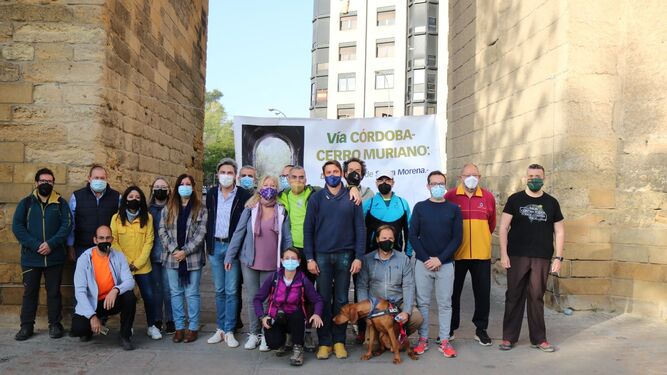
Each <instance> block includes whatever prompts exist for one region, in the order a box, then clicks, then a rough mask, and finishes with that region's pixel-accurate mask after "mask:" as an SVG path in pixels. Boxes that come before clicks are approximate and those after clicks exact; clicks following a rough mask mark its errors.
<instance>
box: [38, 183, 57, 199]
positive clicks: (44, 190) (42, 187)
mask: <svg viewBox="0 0 667 375" xmlns="http://www.w3.org/2000/svg"><path fill="white" fill-rule="evenodd" d="M52 191H53V185H51V184H39V185H37V192H38V193H39V195H41V196H43V197H49V196H51V192H52Z"/></svg>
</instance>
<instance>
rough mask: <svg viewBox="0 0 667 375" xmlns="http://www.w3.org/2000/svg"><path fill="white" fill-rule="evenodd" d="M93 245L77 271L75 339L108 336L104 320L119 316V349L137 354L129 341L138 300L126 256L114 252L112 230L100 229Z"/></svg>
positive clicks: (77, 267) (77, 264) (73, 331)
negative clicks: (98, 335)
mask: <svg viewBox="0 0 667 375" xmlns="http://www.w3.org/2000/svg"><path fill="white" fill-rule="evenodd" d="M93 241H94V243H95V245H96V246H94V247H91V248H90V249H88V250H86V251H85V252H84V253H83V254H81V256H80V257H79V259H78V260H77V262H76V270H75V271H74V296H75V298H76V308H75V310H74V315H73V316H72V336H74V337H80V338H81V341H88V340H90V339H91V337H92V336H93V334H98V333H102V334H106V331H107V329H106V327H104V326H103V325H102V323H101V320H102V319H105V318H107V317H108V316H110V315H115V314H118V313H120V345H121V347H122V348H123V349H125V350H134V345H133V344H132V341H131V339H130V337H131V336H132V324H133V323H134V313H135V311H136V307H137V299H136V297H135V296H134V291H133V289H134V279H133V278H132V273H131V272H130V267H129V266H128V264H127V260H125V256H124V255H123V253H121V252H118V251H113V250H112V249H111V243H112V242H113V236H112V234H111V228H109V227H108V226H106V225H102V226H100V227H99V228H97V231H96V232H95V237H94V238H93Z"/></svg>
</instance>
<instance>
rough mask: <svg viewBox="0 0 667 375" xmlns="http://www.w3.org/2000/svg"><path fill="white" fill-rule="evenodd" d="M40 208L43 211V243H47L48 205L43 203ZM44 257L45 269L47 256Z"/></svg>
mask: <svg viewBox="0 0 667 375" xmlns="http://www.w3.org/2000/svg"><path fill="white" fill-rule="evenodd" d="M46 204H47V205H48V204H49V203H48V201H47V203H46ZM39 206H40V207H41V209H42V241H43V242H46V205H43V204H42V203H41V202H40V204H39ZM43 256H44V267H46V255H43Z"/></svg>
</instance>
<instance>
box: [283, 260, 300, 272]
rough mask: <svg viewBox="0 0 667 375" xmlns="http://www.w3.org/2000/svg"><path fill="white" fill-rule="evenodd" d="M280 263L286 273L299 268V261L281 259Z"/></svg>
mask: <svg viewBox="0 0 667 375" xmlns="http://www.w3.org/2000/svg"><path fill="white" fill-rule="evenodd" d="M282 263H283V267H285V269H286V270H287V271H294V270H296V268H297V267H299V261H298V260H296V259H283V261H282Z"/></svg>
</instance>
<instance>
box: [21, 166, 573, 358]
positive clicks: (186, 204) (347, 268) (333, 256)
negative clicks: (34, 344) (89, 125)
mask: <svg viewBox="0 0 667 375" xmlns="http://www.w3.org/2000/svg"><path fill="white" fill-rule="evenodd" d="M365 175H366V166H365V163H364V161H362V160H360V159H357V158H352V159H350V160H347V161H345V162H344V163H343V164H342V165H341V164H340V163H339V162H338V161H335V160H329V161H326V162H325V163H324V165H323V166H322V177H323V179H324V181H325V185H324V187H314V186H311V185H308V184H307V180H306V175H305V171H304V169H303V167H300V166H292V165H288V166H285V168H284V169H283V170H282V173H281V175H280V176H265V177H262V178H261V179H258V178H257V176H256V170H255V168H253V167H252V166H243V167H242V168H241V169H240V170H239V169H238V166H237V164H236V162H235V161H234V160H232V159H223V160H221V161H220V163H219V164H218V166H217V177H218V184H216V185H215V186H213V187H211V188H210V189H208V191H207V192H206V197H205V201H203V200H202V198H200V194H199V192H198V189H197V188H196V181H195V179H194V178H193V177H192V176H190V175H187V174H183V175H180V176H179V177H178V178H177V179H176V181H175V184H174V188H173V189H172V188H171V187H170V185H169V182H168V181H167V180H166V179H165V178H157V179H155V181H154V182H153V184H152V186H151V193H150V196H149V197H147V196H146V194H145V193H144V192H143V191H142V190H141V188H139V187H138V186H130V187H128V188H127V189H125V191H124V192H123V193H122V194H121V193H119V192H117V191H115V190H113V189H112V188H111V186H110V185H109V184H108V182H107V171H106V170H105V169H104V168H103V167H102V166H98V165H96V166H93V167H92V168H91V169H90V172H89V176H88V183H87V184H86V186H85V187H83V188H81V189H79V190H77V191H75V192H74V193H73V194H72V196H71V197H70V200H69V203H68V202H67V201H66V200H65V199H64V198H62V197H61V196H60V195H59V194H58V193H57V192H55V191H54V190H53V187H54V184H55V176H54V174H53V172H52V171H50V170H49V169H40V170H39V171H37V173H36V174H35V188H34V190H33V191H32V192H31V194H30V195H29V196H27V197H26V198H24V199H23V200H21V201H20V203H19V204H18V206H17V208H16V212H15V214H14V219H13V227H12V228H13V231H14V234H15V235H16V238H17V239H18V241H19V243H20V245H21V265H22V268H23V281H24V286H25V289H24V296H23V306H22V309H21V328H20V330H19V332H18V333H17V334H16V337H15V338H16V340H26V339H28V338H29V337H30V336H32V335H33V332H34V323H35V314H36V308H37V303H38V294H39V285H40V282H41V276H42V274H44V278H45V287H46V292H47V293H46V294H47V306H48V321H49V335H50V337H52V338H60V337H62V336H63V334H64V329H63V326H62V324H61V319H62V316H61V311H62V303H61V295H60V284H61V279H62V271H63V264H64V263H65V261H66V258H67V254H69V257H71V258H72V259H74V260H76V269H75V272H74V296H75V300H76V301H75V307H74V314H73V317H72V325H71V330H70V335H72V336H77V337H80V339H81V340H82V341H88V340H90V339H91V338H92V337H93V335H95V334H107V333H108V329H107V328H106V325H105V323H106V320H107V319H108V317H109V316H110V315H113V314H118V313H119V314H120V344H121V346H122V347H123V348H124V349H126V350H131V349H133V348H134V345H133V343H132V340H131V336H132V332H133V331H132V327H133V323H134V317H135V312H136V303H137V302H136V297H135V294H134V287H135V285H137V286H138V289H139V293H140V295H141V298H142V300H143V303H144V310H145V313H146V323H147V331H146V333H147V335H148V336H150V337H151V338H152V339H155V340H158V339H161V338H162V334H163V333H164V334H170V335H171V334H173V336H172V340H173V341H174V342H176V343H178V342H185V343H187V342H193V341H195V340H197V339H198V333H199V329H200V321H199V314H200V300H201V297H200V291H199V285H200V280H201V275H202V268H203V267H204V266H205V264H206V262H207V261H208V263H209V264H210V267H211V274H212V278H213V284H214V286H215V303H216V331H215V332H214V333H213V335H212V336H211V337H210V338H208V341H207V342H208V343H210V344H215V343H220V342H223V341H224V342H225V343H226V344H227V346H229V347H238V346H239V345H240V344H239V342H238V340H237V338H236V332H237V331H238V329H239V328H240V327H241V326H242V324H241V322H240V315H239V314H240V312H241V310H242V298H241V290H242V289H241V283H243V285H245V291H246V293H247V295H246V300H247V301H252V302H251V306H247V307H246V310H247V314H248V322H249V325H250V326H249V327H248V338H247V340H246V342H245V344H244V348H245V349H255V348H256V347H258V346H259V350H261V351H269V350H275V351H276V355H279V356H281V355H287V354H288V352H289V351H290V350H291V351H292V356H291V357H290V363H291V364H292V365H301V364H303V357H304V354H303V353H304V350H307V349H313V350H314V349H315V345H314V342H315V339H314V337H313V336H314V332H315V330H316V331H317V342H318V345H319V347H318V348H317V354H316V356H317V358H318V359H327V358H329V357H330V356H331V355H332V354H334V355H335V356H336V357H337V358H346V357H347V351H346V347H345V338H346V326H345V325H337V324H335V323H333V317H334V316H335V315H336V314H338V312H339V311H340V309H341V307H342V306H343V305H345V304H346V303H348V291H349V289H350V283H351V282H353V283H354V298H355V300H356V301H363V300H370V301H372V302H373V301H377V300H378V299H385V300H387V301H389V302H390V303H391V304H392V305H393V306H395V307H396V308H397V310H396V311H394V313H395V315H396V316H395V319H396V321H397V322H399V323H400V324H403V325H405V327H406V331H407V335H410V334H412V333H413V332H418V338H417V341H416V346H415V347H414V351H415V352H416V353H417V354H423V353H424V352H425V351H426V350H428V349H429V312H430V310H431V299H432V294H435V300H436V301H435V310H436V311H437V314H438V322H439V329H438V338H437V339H436V342H437V344H438V349H439V350H440V351H441V352H442V353H443V355H444V356H445V357H455V356H456V355H457V352H456V350H455V348H454V346H453V345H452V341H453V340H454V333H455V330H456V329H458V328H459V325H460V297H461V293H462V290H463V286H464V281H465V278H466V275H467V273H468V272H470V274H471V279H472V289H473V294H474V299H475V312H474V315H473V318H472V321H473V323H474V325H475V327H476V331H475V339H476V340H477V341H478V342H479V343H480V344H481V345H484V346H489V345H491V343H492V340H491V338H490V337H489V335H488V334H487V328H488V321H489V311H490V302H489V301H490V289H491V242H492V240H491V235H492V233H493V232H494V230H495V227H496V202H495V198H494V196H493V194H492V193H490V192H489V191H488V190H486V189H483V188H481V186H480V181H481V177H482V176H481V174H480V171H479V169H478V167H477V166H475V165H474V164H467V165H465V166H464V167H463V169H462V170H461V173H460V175H459V178H458V183H457V184H456V186H455V187H453V188H452V189H450V190H449V191H447V189H446V184H447V179H446V176H445V174H443V173H442V172H440V171H432V172H431V173H430V174H429V175H428V178H427V181H426V182H427V184H426V189H427V190H428V192H429V194H430V198H428V199H426V200H424V201H421V202H418V203H417V204H416V205H415V206H414V207H413V209H412V210H411V209H410V206H409V204H408V203H407V201H406V200H405V199H404V198H402V197H399V196H397V195H396V194H395V193H394V192H393V187H394V183H395V181H394V173H393V171H390V170H387V171H381V172H379V173H376V174H375V178H376V179H375V186H376V188H377V191H378V192H377V193H374V192H373V191H372V190H371V189H370V188H369V187H363V186H362V185H361V181H362V180H363V178H364V177H365ZM544 178H545V171H544V168H543V167H542V166H540V165H538V164H532V165H530V166H529V167H528V169H527V175H526V188H525V189H524V190H522V191H520V192H517V193H515V194H513V195H511V196H510V197H509V198H508V199H507V203H506V205H505V208H504V210H503V213H502V215H501V218H500V229H499V235H500V262H501V264H502V266H503V267H505V268H506V269H507V281H508V282H507V292H506V302H505V316H504V320H503V333H502V341H501V343H500V346H499V347H500V349H501V350H510V349H512V347H513V346H514V345H515V344H516V342H517V341H518V339H519V334H520V330H521V322H522V320H523V315H524V310H525V306H526V302H527V305H528V322H529V331H530V342H531V344H532V345H533V346H534V347H536V348H538V349H540V350H542V351H546V352H549V351H553V350H554V347H553V346H552V345H551V344H550V343H549V342H548V341H547V339H546V329H545V323H544V304H543V296H544V293H545V291H546V279H547V275H548V273H549V272H554V273H557V272H558V271H559V270H560V264H561V262H562V260H563V259H562V251H563V243H564V229H563V216H562V213H561V211H560V207H559V204H558V201H557V200H556V199H555V198H553V197H552V196H550V195H549V194H547V193H546V192H544V191H543V190H542V187H543V182H544ZM343 180H345V183H344V182H343ZM554 244H555V245H554ZM554 252H555V257H554ZM186 309H187V311H186ZM357 328H358V332H357V337H356V338H357V342H359V343H362V342H364V340H365V337H366V336H367V335H366V324H365V322H364V321H359V322H358V327H357Z"/></svg>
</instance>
